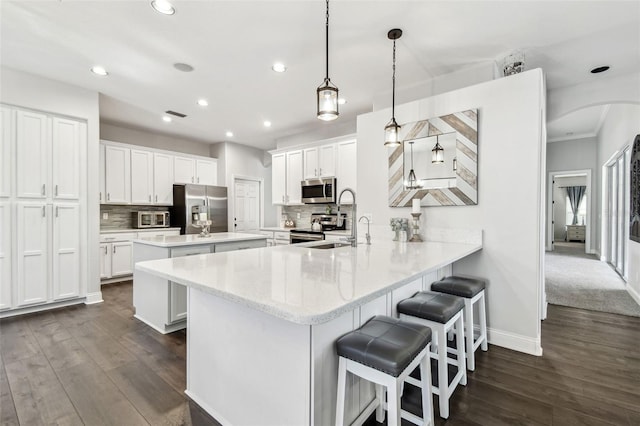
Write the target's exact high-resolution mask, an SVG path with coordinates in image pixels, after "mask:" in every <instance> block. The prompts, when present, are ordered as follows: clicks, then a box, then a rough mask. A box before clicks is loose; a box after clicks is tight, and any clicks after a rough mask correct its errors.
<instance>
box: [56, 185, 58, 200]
mask: <svg viewBox="0 0 640 426" xmlns="http://www.w3.org/2000/svg"><path fill="white" fill-rule="evenodd" d="M55 194H56V197H57V196H58V184H56V186H55Z"/></svg>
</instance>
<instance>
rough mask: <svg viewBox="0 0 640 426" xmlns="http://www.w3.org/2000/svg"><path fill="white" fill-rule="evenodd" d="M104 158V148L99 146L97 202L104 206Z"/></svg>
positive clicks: (105, 195)
mask: <svg viewBox="0 0 640 426" xmlns="http://www.w3.org/2000/svg"><path fill="white" fill-rule="evenodd" d="M105 156H106V154H105V146H104V145H103V144H100V148H99V150H98V174H99V176H98V185H99V188H98V191H99V194H98V195H99V197H98V200H99V201H100V204H104V203H105V201H107V190H106V176H105V174H106V165H105Z"/></svg>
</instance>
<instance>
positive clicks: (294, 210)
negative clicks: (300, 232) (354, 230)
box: [280, 204, 352, 229]
mask: <svg viewBox="0 0 640 426" xmlns="http://www.w3.org/2000/svg"><path fill="white" fill-rule="evenodd" d="M327 206H330V207H331V213H337V211H338V209H337V207H336V205H335V204H305V205H302V206H283V207H282V218H281V220H280V222H281V225H282V223H283V222H284V221H285V220H286V219H293V220H294V221H295V222H296V227H297V228H310V227H311V214H312V213H327ZM340 213H346V215H347V223H346V227H347V229H351V216H352V215H351V206H350V205H346V206H342V207H341V210H340ZM298 214H300V218H298Z"/></svg>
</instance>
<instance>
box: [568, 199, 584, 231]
mask: <svg viewBox="0 0 640 426" xmlns="http://www.w3.org/2000/svg"><path fill="white" fill-rule="evenodd" d="M564 201H565V205H566V214H567V216H566V221H565V223H566V224H567V225H572V224H573V212H572V211H571V201H569V196H568V195H567V196H566V197H565V200H564ZM586 224H587V194H585V195H584V196H583V197H582V200H580V205H579V206H578V223H577V224H576V225H586Z"/></svg>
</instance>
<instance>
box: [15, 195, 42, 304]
mask: <svg viewBox="0 0 640 426" xmlns="http://www.w3.org/2000/svg"><path fill="white" fill-rule="evenodd" d="M50 215H51V206H50V205H49V206H48V205H47V204H46V203H44V202H37V201H31V202H29V201H27V202H19V203H17V206H16V237H17V238H16V242H17V247H16V252H15V253H16V258H17V259H16V264H17V271H16V284H17V289H18V291H17V305H18V306H25V305H31V304H35V303H44V302H46V301H47V300H48V299H49V292H48V289H49V285H48V281H49V280H48V276H47V275H48V274H47V271H48V268H47V261H48V247H49V235H50V232H49V226H48V221H49V217H50Z"/></svg>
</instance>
